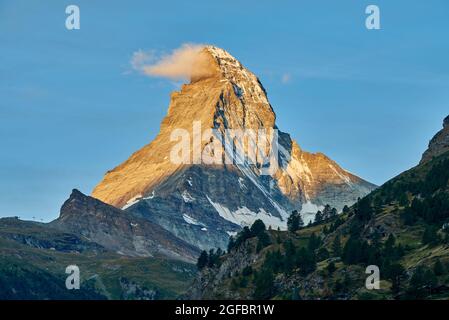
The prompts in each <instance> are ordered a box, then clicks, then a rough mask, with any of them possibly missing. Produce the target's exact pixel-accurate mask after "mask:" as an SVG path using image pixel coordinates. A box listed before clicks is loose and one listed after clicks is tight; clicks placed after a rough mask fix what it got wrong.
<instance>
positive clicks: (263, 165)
mask: <svg viewBox="0 0 449 320" xmlns="http://www.w3.org/2000/svg"><path fill="white" fill-rule="evenodd" d="M198 125H200V127H201V128H200V129H199V128H198ZM179 129H181V130H185V132H188V134H189V137H190V140H189V145H190V146H191V148H190V150H189V151H188V153H187V156H186V157H185V158H186V159H189V162H188V163H174V162H173V161H172V157H171V153H172V152H173V150H174V148H176V146H177V145H179V140H177V139H172V138H173V136H172V135H173V132H174V131H175V130H179ZM207 129H214V131H213V132H212V134H205V133H204V132H205V131H207ZM277 129H278V128H277V126H276V115H275V113H274V111H273V108H272V106H271V105H270V103H269V101H268V98H267V93H266V91H265V89H264V87H263V86H262V84H261V83H260V81H259V79H258V78H257V77H256V76H255V75H254V74H253V73H252V72H251V71H249V70H248V69H246V68H245V67H244V66H243V65H242V64H241V63H240V62H239V61H238V60H237V59H235V58H234V57H233V56H231V55H230V54H229V53H228V52H226V51H225V50H223V49H220V48H217V47H214V46H206V47H204V49H203V50H202V51H201V52H200V54H199V57H198V61H196V62H195V65H194V66H193V71H192V75H191V81H190V83H189V84H186V85H183V86H182V88H181V90H180V91H177V92H173V93H172V95H171V101H170V106H169V108H168V113H167V115H166V117H165V118H164V120H163V121H162V124H161V128H160V132H159V134H158V135H157V137H156V138H155V139H154V140H153V141H152V142H151V143H150V144H148V145H146V146H144V147H143V148H142V149H140V150H138V151H137V152H135V153H134V154H133V155H131V157H130V158H129V159H128V160H126V161H125V162H124V163H122V164H121V165H119V166H118V167H116V168H114V169H113V170H111V171H109V172H108V173H107V174H106V175H105V177H104V179H103V181H101V182H100V183H99V184H98V185H97V186H96V188H95V189H94V191H93V193H92V196H93V197H95V198H98V199H100V200H102V201H104V202H106V203H109V204H111V205H114V206H116V207H119V208H124V209H125V210H128V211H131V212H133V213H134V214H137V215H139V216H141V217H144V218H146V219H149V220H151V221H152V222H155V223H157V224H159V225H161V226H162V227H163V228H165V229H167V230H168V231H170V232H172V233H173V234H175V235H176V236H178V237H179V238H181V239H183V240H185V241H187V242H188V243H191V244H193V245H195V246H197V247H199V248H201V249H206V248H212V247H217V246H220V247H222V248H225V247H226V244H227V242H228V238H229V235H232V234H235V232H237V231H238V230H240V228H241V227H242V226H245V225H250V224H252V223H253V222H254V221H255V220H256V219H262V220H263V221H264V222H265V224H266V225H269V226H271V227H272V228H280V229H285V228H286V220H287V217H288V215H289V213H290V212H291V210H293V209H296V210H302V213H303V214H304V218H305V219H306V220H310V219H311V218H313V214H314V213H315V212H316V211H317V210H318V209H319V208H320V207H321V206H324V205H325V204H330V205H331V206H333V207H336V208H337V209H339V210H341V209H342V208H343V206H344V205H351V204H352V203H354V202H355V201H356V200H357V198H358V197H362V196H364V195H366V194H367V193H369V192H370V191H371V190H373V189H374V188H375V185H373V184H371V183H369V182H367V181H364V180H362V179H361V178H359V177H357V176H355V175H353V174H351V173H349V172H347V171H345V170H344V169H342V168H341V167H340V166H339V165H338V164H337V163H335V162H334V161H332V160H331V159H329V158H328V157H326V156H325V155H324V154H321V153H316V154H315V153H309V152H306V151H303V150H302V149H301V148H300V147H299V145H298V144H297V143H296V142H295V141H293V140H292V139H291V137H290V135H288V134H287V133H284V132H281V131H276V130H277ZM232 130H234V131H232ZM239 130H242V131H243V132H244V133H247V132H253V133H255V135H251V134H249V138H248V136H246V135H245V138H244V139H243V140H242V141H244V142H243V143H242V144H239V143H238V142H236V139H235V137H234V136H233V135H232V133H231V134H230V133H229V132H230V131H231V132H234V133H235V132H238V131H239ZM245 130H246V131H245ZM259 132H265V133H266V135H258V133H259ZM275 132H277V140H276V139H274V137H275ZM226 138H229V139H228V140H227V139H226ZM228 142H231V146H230V145H229V143H228ZM227 143H228V144H227ZM198 149H199V151H200V152H199V153H198ZM273 150H274V151H273ZM239 151H241V153H239ZM269 151H273V152H272V155H273V154H274V155H276V157H275V158H274V159H269V161H268V167H269V170H267V159H268V155H269ZM245 152H246V153H245ZM198 154H199V155H198ZM240 154H247V155H248V154H251V156H250V157H248V158H250V160H251V161H248V159H247V161H242V159H241V158H240V157H239V155H240ZM204 156H208V158H214V160H217V159H219V160H220V159H221V161H216V162H213V163H210V162H209V163H207V161H203V160H204V159H203V157H204ZM229 159H231V162H229ZM273 161H274V162H273ZM306 222H307V221H306Z"/></svg>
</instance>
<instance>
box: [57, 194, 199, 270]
mask: <svg viewBox="0 0 449 320" xmlns="http://www.w3.org/2000/svg"><path fill="white" fill-rule="evenodd" d="M49 226H50V227H52V228H55V229H58V230H61V231H64V232H67V233H71V234H76V235H79V236H81V237H83V238H85V239H88V240H89V241H91V242H94V243H97V244H99V245H101V246H103V247H104V248H107V249H108V250H112V251H114V252H117V253H119V254H122V255H126V256H141V257H151V256H154V255H163V256H167V257H170V258H174V259H178V260H184V261H189V262H193V261H195V259H196V257H197V256H198V254H199V251H198V249H197V248H196V247H194V246H193V245H190V244H188V243H186V242H184V241H182V240H181V239H179V238H177V237H175V236H173V235H172V234H171V233H170V232H168V231H167V230H165V229H164V228H162V227H161V226H159V225H157V224H154V223H152V222H151V221H148V220H147V219H142V218H139V217H135V216H133V215H131V214H129V213H127V212H124V211H122V210H120V209H117V208H115V207H113V206H111V205H108V204H105V203H103V202H101V201H99V200H97V199H95V198H92V197H89V196H86V195H84V194H82V193H81V192H79V191H78V190H73V192H72V194H71V195H70V198H69V199H68V200H67V201H66V202H65V203H64V204H63V206H62V208H61V213H60V216H59V218H57V219H56V220H54V221H52V222H51V223H49Z"/></svg>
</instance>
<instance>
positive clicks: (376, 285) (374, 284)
mask: <svg viewBox="0 0 449 320" xmlns="http://www.w3.org/2000/svg"><path fill="white" fill-rule="evenodd" d="M365 273H366V274H369V276H368V277H367V278H366V281H365V287H366V288H367V289H368V290H379V289H380V270H379V267H378V266H376V265H370V266H368V267H366V270H365Z"/></svg>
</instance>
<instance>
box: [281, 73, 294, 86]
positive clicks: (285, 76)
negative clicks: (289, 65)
mask: <svg viewBox="0 0 449 320" xmlns="http://www.w3.org/2000/svg"><path fill="white" fill-rule="evenodd" d="M291 80H292V76H291V75H290V74H289V73H284V74H283V75H282V78H281V81H282V83H283V84H287V83H289V82H290V81H291Z"/></svg>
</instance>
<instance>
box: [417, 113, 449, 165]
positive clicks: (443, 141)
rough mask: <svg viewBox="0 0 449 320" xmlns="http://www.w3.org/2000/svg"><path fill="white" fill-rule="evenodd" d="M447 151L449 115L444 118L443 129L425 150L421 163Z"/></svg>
mask: <svg viewBox="0 0 449 320" xmlns="http://www.w3.org/2000/svg"><path fill="white" fill-rule="evenodd" d="M447 151H449V116H447V117H446V118H445V119H444V120H443V129H441V130H440V131H439V132H438V133H437V134H436V135H435V136H434V137H433V138H432V140H430V142H429V147H428V149H427V150H426V151H425V152H424V154H423V156H422V159H421V162H420V163H425V162H427V161H430V160H432V158H434V157H438V156H439V155H442V154H443V153H445V152H447Z"/></svg>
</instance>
